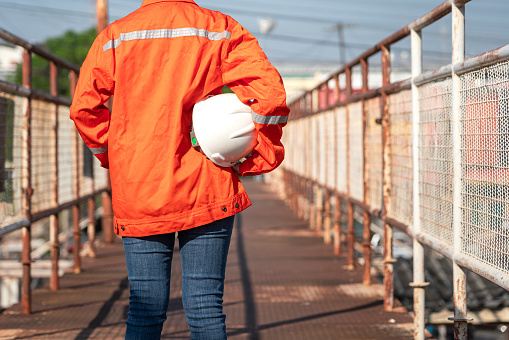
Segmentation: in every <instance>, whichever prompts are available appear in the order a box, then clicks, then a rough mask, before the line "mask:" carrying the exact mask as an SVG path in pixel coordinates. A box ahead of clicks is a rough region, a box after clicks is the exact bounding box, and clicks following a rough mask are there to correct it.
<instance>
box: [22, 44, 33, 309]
mask: <svg viewBox="0 0 509 340" xmlns="http://www.w3.org/2000/svg"><path fill="white" fill-rule="evenodd" d="M23 86H25V87H28V88H31V87H32V55H31V54H30V52H28V51H27V50H24V51H23ZM24 133H25V136H26V137H25V144H24V155H23V158H24V173H23V181H24V185H23V191H24V195H23V198H24V202H23V205H24V214H25V216H26V218H27V219H28V220H29V221H31V220H32V193H33V189H32V100H31V99H30V98H28V105H27V108H26V112H25V117H24ZM30 231H31V225H30V226H28V227H23V228H22V229H21V237H22V244H23V249H22V252H21V263H22V265H23V276H22V279H21V308H22V313H23V314H30V313H31V310H32V292H31V291H30V282H31V280H32V275H31V263H32V259H31V257H30V252H31V249H30V241H31V233H30Z"/></svg>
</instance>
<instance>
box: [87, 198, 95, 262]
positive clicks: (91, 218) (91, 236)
mask: <svg viewBox="0 0 509 340" xmlns="http://www.w3.org/2000/svg"><path fill="white" fill-rule="evenodd" d="M87 206H88V226H87V234H88V247H89V249H88V257H92V258H94V257H95V199H94V197H90V198H89V199H88V205H87Z"/></svg>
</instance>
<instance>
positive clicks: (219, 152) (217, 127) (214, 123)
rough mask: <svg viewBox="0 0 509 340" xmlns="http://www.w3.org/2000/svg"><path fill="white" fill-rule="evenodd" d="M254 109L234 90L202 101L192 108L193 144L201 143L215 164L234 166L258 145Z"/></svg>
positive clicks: (204, 151) (199, 144)
mask: <svg viewBox="0 0 509 340" xmlns="http://www.w3.org/2000/svg"><path fill="white" fill-rule="evenodd" d="M252 112H253V111H252V110H251V108H250V107H249V106H247V105H245V104H243V103H242V102H241V101H240V100H239V99H238V98H237V96H236V95H235V94H234V93H224V94H220V95H216V96H210V97H208V98H206V99H203V100H201V101H199V102H198V103H196V104H195V105H194V109H193V129H192V131H191V141H192V144H193V146H195V147H197V146H200V148H201V150H202V151H203V153H204V154H205V155H206V156H207V157H208V158H209V159H210V160H211V161H212V162H214V163H215V164H217V165H219V166H223V167H231V166H232V165H234V164H235V163H237V162H238V161H239V160H241V159H242V158H244V157H246V156H248V155H249V154H250V153H251V151H252V150H253V148H254V147H255V145H256V135H257V132H256V129H255V125H254V123H253V118H252Z"/></svg>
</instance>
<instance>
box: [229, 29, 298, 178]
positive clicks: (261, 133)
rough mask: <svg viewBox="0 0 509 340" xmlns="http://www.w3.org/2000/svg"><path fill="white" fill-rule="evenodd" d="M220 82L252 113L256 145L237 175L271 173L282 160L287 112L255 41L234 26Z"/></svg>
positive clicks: (280, 84)
mask: <svg viewBox="0 0 509 340" xmlns="http://www.w3.org/2000/svg"><path fill="white" fill-rule="evenodd" d="M222 76H223V82H224V83H225V84H226V85H227V86H228V87H229V88H230V89H231V90H232V91H233V92H235V94H236V95H237V97H239V99H240V100H241V101H242V102H243V103H244V104H247V105H251V109H252V110H253V112H254V114H253V121H254V123H255V126H256V129H257V132H258V143H257V145H256V146H255V148H254V150H253V152H252V157H249V158H248V159H247V160H246V161H244V162H243V163H242V164H241V165H240V174H241V175H242V176H244V175H258V174H262V173H266V172H269V171H271V170H273V169H275V168H276V167H277V166H279V164H281V162H282V161H283V159H284V147H283V144H282V143H281V136H282V128H283V126H285V125H286V122H287V120H288V114H289V112H290V109H289V108H288V107H287V106H286V93H285V89H284V86H283V81H282V79H281V76H280V75H279V73H278V71H277V70H276V69H275V68H274V67H273V66H272V65H271V64H270V62H269V61H268V60H267V57H266V56H265V53H264V52H263V51H262V49H261V48H260V46H259V45H258V41H257V40H256V38H255V37H253V36H252V35H251V34H250V33H249V32H248V31H247V30H246V29H245V28H244V27H242V26H241V25H240V24H238V23H235V26H234V27H233V29H232V31H231V36H230V39H229V43H228V44H227V45H226V47H225V50H224V54H223V63H222Z"/></svg>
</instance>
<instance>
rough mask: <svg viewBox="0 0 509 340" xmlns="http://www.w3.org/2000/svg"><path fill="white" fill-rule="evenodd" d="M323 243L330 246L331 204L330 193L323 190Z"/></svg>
mask: <svg viewBox="0 0 509 340" xmlns="http://www.w3.org/2000/svg"><path fill="white" fill-rule="evenodd" d="M323 224H324V226H323V242H324V243H325V244H331V242H332V238H331V204H330V191H329V190H328V189H325V219H324V222H323Z"/></svg>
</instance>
